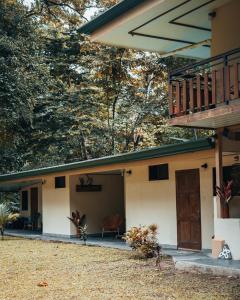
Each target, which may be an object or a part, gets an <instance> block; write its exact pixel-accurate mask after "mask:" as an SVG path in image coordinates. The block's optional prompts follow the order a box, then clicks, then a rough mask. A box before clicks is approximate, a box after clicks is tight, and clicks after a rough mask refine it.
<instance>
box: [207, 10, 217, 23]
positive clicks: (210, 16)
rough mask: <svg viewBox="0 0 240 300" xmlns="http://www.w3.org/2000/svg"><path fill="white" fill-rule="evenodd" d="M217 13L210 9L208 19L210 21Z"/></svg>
mask: <svg viewBox="0 0 240 300" xmlns="http://www.w3.org/2000/svg"><path fill="white" fill-rule="evenodd" d="M216 15H217V13H216V12H215V11H212V12H210V13H209V14H208V19H209V20H210V21H211V20H212V19H214V18H215V17H216Z"/></svg>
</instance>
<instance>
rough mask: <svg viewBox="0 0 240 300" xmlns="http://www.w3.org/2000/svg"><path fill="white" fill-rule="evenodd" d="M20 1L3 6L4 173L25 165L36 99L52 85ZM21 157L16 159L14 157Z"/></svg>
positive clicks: (0, 127)
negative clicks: (6, 170) (25, 154)
mask: <svg viewBox="0 0 240 300" xmlns="http://www.w3.org/2000/svg"><path fill="white" fill-rule="evenodd" d="M25 14H26V10H25V9H24V6H23V5H21V4H20V3H18V2H17V1H1V2H0V104H1V110H0V119H1V122H0V157H1V169H2V170H3V169H8V170H12V169H18V168H20V167H21V166H22V163H23V161H24V153H25V152H26V147H25V145H26V140H27V138H28V136H29V134H30V132H31V127H32V118H33V109H34V106H35V103H36V98H37V97H39V95H41V96H42V97H44V95H45V92H46V88H47V86H48V84H49V76H48V70H47V68H46V66H45V64H43V61H42V44H41V40H40V39H39V29H38V28H37V23H36V22H35V21H34V20H33V19H29V18H26V17H25ZM16 153H17V154H18V155H15V154H16Z"/></svg>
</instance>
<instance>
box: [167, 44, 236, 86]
mask: <svg viewBox="0 0 240 300" xmlns="http://www.w3.org/2000/svg"><path fill="white" fill-rule="evenodd" d="M239 52H240V48H236V49H233V50H230V51H228V52H225V53H222V54H219V55H216V56H213V57H210V58H208V59H204V60H201V61H199V62H197V63H194V64H189V65H187V66H185V67H183V68H179V69H177V70H174V71H173V72H170V73H169V78H170V80H171V78H172V77H174V76H179V75H181V73H184V72H185V71H187V70H190V69H194V68H196V67H199V66H203V65H206V64H209V63H211V62H213V61H216V60H220V59H225V58H226V57H228V56H230V55H233V54H236V53H239Z"/></svg>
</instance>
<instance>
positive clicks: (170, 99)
mask: <svg viewBox="0 0 240 300" xmlns="http://www.w3.org/2000/svg"><path fill="white" fill-rule="evenodd" d="M168 109H169V115H170V117H171V116H172V115H173V85H172V83H169V85H168Z"/></svg>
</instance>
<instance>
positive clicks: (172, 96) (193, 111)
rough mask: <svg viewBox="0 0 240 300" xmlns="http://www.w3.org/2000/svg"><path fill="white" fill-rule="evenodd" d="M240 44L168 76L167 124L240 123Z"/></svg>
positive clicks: (216, 124) (211, 126) (204, 125)
mask: <svg viewBox="0 0 240 300" xmlns="http://www.w3.org/2000/svg"><path fill="white" fill-rule="evenodd" d="M239 66H240V48H239V49H235V50H232V51H230V52H227V53H224V54H222V55H218V56H215V57H212V58H210V59H207V60H203V61H200V62H198V63H195V64H193V65H190V66H187V67H185V68H182V69H179V70H177V71H175V72H173V73H171V74H170V76H169V115H170V118H171V120H170V124H171V125H175V126H189V127H200V128H220V127H226V126H231V125H235V124H240V67H239Z"/></svg>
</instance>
